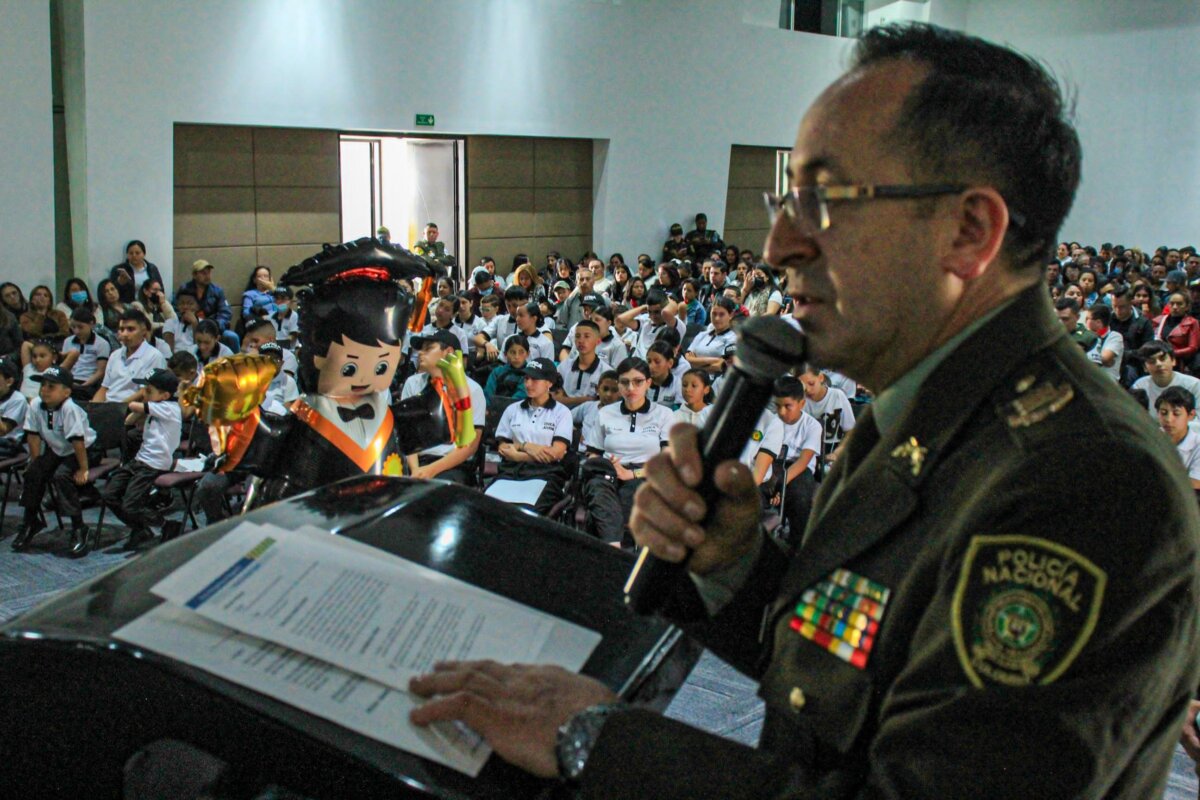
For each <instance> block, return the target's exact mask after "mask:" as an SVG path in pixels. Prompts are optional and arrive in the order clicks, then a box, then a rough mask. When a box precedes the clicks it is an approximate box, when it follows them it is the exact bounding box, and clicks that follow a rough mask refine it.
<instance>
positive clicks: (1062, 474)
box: [413, 25, 1200, 800]
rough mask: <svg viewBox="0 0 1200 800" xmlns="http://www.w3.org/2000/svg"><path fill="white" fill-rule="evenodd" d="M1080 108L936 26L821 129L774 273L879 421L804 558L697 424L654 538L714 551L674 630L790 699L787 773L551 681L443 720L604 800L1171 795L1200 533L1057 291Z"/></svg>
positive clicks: (834, 108)
mask: <svg viewBox="0 0 1200 800" xmlns="http://www.w3.org/2000/svg"><path fill="white" fill-rule="evenodd" d="M1067 113H1068V112H1067V108H1066V107H1065V104H1064V102H1063V99H1062V95H1061V93H1060V91H1059V89H1058V86H1057V85H1056V83H1055V82H1054V80H1053V78H1052V77H1051V76H1050V75H1049V73H1048V72H1047V71H1046V70H1045V69H1044V68H1043V67H1041V66H1040V65H1039V64H1037V63H1036V62H1033V61H1032V60H1030V59H1028V58H1026V57H1024V56H1021V55H1019V54H1017V53H1014V52H1012V51H1011V50H1008V49H1006V48H1003V47H999V46H996V45H992V44H990V43H987V42H985V41H983V40H980V39H976V38H974V37H969V36H966V35H963V34H959V33H953V32H949V31H945V30H942V29H939V28H935V27H931V26H926V25H916V26H911V27H891V26H889V27H882V28H875V29H872V30H871V31H869V32H868V33H866V34H865V35H864V36H863V37H862V39H860V41H859V44H858V47H857V50H856V57H855V59H854V63H853V64H852V66H851V69H850V71H849V72H848V73H847V74H846V75H844V76H843V77H842V78H840V79H839V80H838V81H836V82H835V83H834V84H833V85H832V86H831V87H829V88H828V89H827V90H826V91H825V92H824V93H823V94H822V95H821V96H820V97H819V98H818V99H817V101H816V102H815V104H814V105H813V106H812V107H811V108H810V109H809V111H808V113H807V114H806V116H805V117H804V119H803V121H802V122H801V125H800V132H799V134H798V136H797V139H796V143H795V147H794V149H793V151H792V156H791V166H790V168H789V170H790V181H791V187H792V188H791V189H790V190H789V191H788V193H787V194H785V195H783V196H769V197H768V201H769V205H770V207H771V209H772V211H773V218H772V228H771V232H770V234H769V237H768V240H767V246H766V253H765V259H766V261H767V262H769V263H770V264H772V265H774V266H775V267H776V268H778V269H780V270H786V272H787V275H788V290H789V292H790V293H791V295H792V298H793V299H794V301H795V304H796V312H795V313H796V317H797V318H798V319H799V320H800V322H801V323H802V324H803V326H804V331H805V334H806V335H807V337H808V350H809V355H810V357H811V358H812V359H813V360H814V361H815V362H817V363H818V364H819V365H821V366H823V367H826V368H829V369H834V370H837V371H838V372H841V373H843V374H846V375H848V376H849V377H851V378H853V379H855V380H857V381H858V382H860V383H862V384H865V385H867V386H869V387H871V388H872V389H873V390H875V391H876V393H877V397H876V400H875V402H874V403H873V404H872V406H871V407H870V408H869V410H867V411H866V412H865V413H864V414H862V415H861V417H860V419H859V421H858V422H859V424H858V426H857V427H856V428H855V430H854V431H853V432H852V433H851V434H850V435H849V437H848V438H847V440H846V442H845V447H844V449H843V452H842V456H841V457H840V458H839V459H838V461H837V463H836V465H835V466H834V468H833V470H832V472H831V473H830V474H829V476H828V477H827V478H826V480H825V481H824V483H823V484H822V487H821V490H820V492H819V493H818V495H817V497H816V500H815V502H814V508H813V512H812V514H811V516H810V517H809V520H808V525H807V528H806V531H805V534H804V537H803V540H802V542H801V544H800V546H799V547H798V549H797V552H796V554H795V555H794V556H793V557H791V558H790V559H789V558H788V557H786V556H785V555H784V554H783V553H782V552H781V551H780V550H779V549H777V548H776V547H775V545H774V544H773V543H772V542H771V540H770V539H769V538H768V537H767V536H765V535H764V534H763V533H762V532H761V529H760V519H761V510H760V507H759V502H758V498H757V494H756V491H755V487H754V485H753V481H752V480H751V477H750V473H749V471H748V470H747V469H746V468H745V467H744V466H743V465H740V464H735V463H732V462H730V463H726V464H722V465H720V466H719V467H718V469H717V471H716V485H717V488H718V491H719V496H718V497H716V498H713V497H702V496H700V495H699V494H698V493H697V492H696V491H694V489H693V487H695V486H696V485H697V484H698V481H699V478H700V474H701V464H700V459H699V456H698V449H697V445H696V430H695V429H694V428H690V427H687V426H679V427H676V428H675V429H673V430H672V432H671V446H670V448H669V449H668V450H667V451H666V452H664V453H663V454H660V455H659V456H656V457H655V458H654V459H652V460H651V461H650V462H648V463H647V464H646V467H645V474H646V478H647V481H646V484H645V485H644V486H643V487H642V488H641V490H640V491H639V493H638V497H637V500H636V503H635V507H634V510H633V516H632V518H631V522H630V524H631V528H632V530H633V533H634V536H635V538H636V539H637V541H638V543H639V544H642V545H646V546H649V547H650V548H651V550H652V551H653V552H654V553H655V554H657V555H658V556H660V557H662V558H664V559H668V560H672V561H679V560H682V559H683V558H684V557H685V556H686V555H687V554H688V550H686V549H685V548H687V549H690V560H689V561H688V562H687V564H688V575H687V578H685V579H684V581H683V582H682V583H680V584H678V585H677V586H676V587H675V594H674V596H673V597H672V598H671V600H670V601H669V604H668V608H667V609H666V612H667V614H668V616H670V617H671V618H673V619H675V620H677V621H679V622H680V623H681V624H683V625H685V626H686V627H687V628H688V630H689V631H690V632H691V633H693V634H694V635H695V636H696V637H697V638H699V639H700V640H701V641H703V642H704V643H705V644H706V645H707V646H708V647H710V648H711V649H712V650H713V651H715V652H716V653H717V654H718V655H720V656H721V657H722V658H724V659H726V660H727V661H729V662H730V663H732V664H734V665H735V666H737V667H738V668H739V669H741V670H743V671H744V672H746V673H747V674H748V675H750V676H752V677H754V678H755V679H756V680H757V681H758V682H759V686H760V689H759V693H760V695H761V696H762V697H763V699H764V700H765V702H766V720H765V723H764V727H763V732H762V737H761V740H760V743H759V746H758V748H748V747H745V746H743V745H739V744H736V743H733V742H730V741H728V740H725V739H721V738H718V737H716V736H712V735H709V734H706V733H702V732H700V731H697V730H695V729H692V728H689V727H686V726H684V725H683V724H681V723H678V722H675V721H672V720H668V719H666V718H664V717H662V716H660V715H658V714H654V713H651V712H649V711H645V710H639V709H632V708H628V707H626V706H623V705H621V704H619V703H616V702H615V701H616V698H615V697H614V695H613V693H612V692H611V691H610V690H609V688H608V687H605V686H602V685H600V684H599V683H597V682H595V681H593V680H591V679H588V678H584V677H580V676H576V675H572V674H568V673H566V672H564V671H562V670H557V669H549V668H543V667H528V666H502V665H497V664H491V663H484V664H448V665H441V666H440V667H439V668H438V670H437V671H436V672H434V673H433V674H431V675H429V676H424V677H421V678H419V679H417V680H415V681H414V682H413V689H414V690H415V691H416V692H417V693H418V694H420V695H423V696H429V697H433V696H438V697H437V699H435V700H433V701H431V702H429V703H427V704H426V705H424V706H423V707H421V708H420V709H418V710H417V711H416V712H414V715H413V716H414V719H415V720H416V721H417V722H418V723H429V722H432V721H435V720H442V719H450V718H457V719H462V720H465V721H466V722H467V724H469V725H470V726H471V727H473V728H474V729H476V730H477V731H479V732H480V733H481V734H482V735H483V736H484V737H485V738H486V739H487V740H488V741H489V742H490V743H491V744H492V746H493V747H494V748H495V750H496V752H497V753H498V754H500V755H501V756H502V757H504V758H506V759H508V760H510V761H512V762H514V763H516V764H519V765H520V766H522V767H524V768H525V769H528V770H530V771H532V772H534V773H536V774H539V775H544V776H551V775H558V776H561V777H564V778H566V779H568V780H571V781H575V782H577V784H578V790H579V794H580V796H582V797H594V798H610V799H611V798H626V797H630V798H631V797H646V798H650V797H653V798H695V797H704V798H761V797H795V798H864V799H865V798H918V797H921V798H1034V797H1037V798H1056V800H1057V799H1059V798H1100V797H1105V798H1123V799H1126V800H1135V799H1136V800H1146V799H1148V798H1156V797H1161V796H1162V794H1163V790H1164V788H1165V785H1166V779H1167V774H1168V770H1169V767H1170V763H1171V758H1172V752H1173V748H1174V743H1175V740H1176V739H1177V738H1178V737H1179V731H1180V730H1181V728H1182V725H1183V722H1184V714H1185V710H1186V708H1187V706H1188V702H1189V699H1190V698H1191V697H1192V695H1193V692H1194V691H1195V689H1196V686H1197V684H1198V682H1200V649H1198V647H1197V645H1198V642H1197V638H1198V631H1197V627H1198V623H1200V616H1198V614H1197V610H1198V608H1197V605H1198V600H1197V598H1198V597H1200V570H1198V569H1197V566H1198V564H1197V551H1198V549H1200V542H1198V536H1200V534H1198V530H1200V514H1198V512H1197V506H1196V502H1195V499H1194V497H1193V496H1192V492H1191V489H1190V486H1189V483H1188V480H1187V478H1186V476H1185V475H1184V471H1183V468H1182V465H1181V463H1180V459H1179V457H1178V455H1177V454H1176V453H1175V452H1174V451H1173V450H1172V448H1171V446H1170V443H1169V441H1168V440H1167V439H1166V438H1165V437H1164V436H1163V435H1162V434H1161V433H1160V432H1159V431H1157V430H1155V429H1154V427H1153V425H1152V424H1151V423H1150V420H1148V419H1147V417H1146V413H1145V410H1144V409H1140V408H1138V407H1137V406H1136V405H1135V404H1134V402H1133V401H1132V400H1131V399H1130V398H1129V397H1128V396H1127V395H1126V394H1125V393H1124V392H1123V391H1122V390H1121V389H1120V388H1119V387H1118V386H1116V385H1115V383H1114V382H1113V381H1112V380H1110V379H1109V378H1108V377H1107V376H1105V375H1102V374H1101V373H1100V372H1099V371H1098V370H1096V369H1095V368H1094V367H1093V366H1092V365H1091V364H1090V363H1089V362H1088V360H1087V358H1086V357H1085V356H1084V354H1083V353H1082V352H1081V350H1080V348H1079V347H1078V346H1077V345H1076V344H1075V343H1073V342H1072V341H1071V340H1070V338H1069V337H1068V335H1067V332H1066V330H1064V328H1063V325H1062V324H1061V323H1060V322H1059V321H1058V320H1057V319H1056V317H1055V313H1054V309H1053V308H1052V307H1051V305H1050V301H1049V298H1048V297H1047V292H1046V289H1045V286H1044V278H1043V276H1042V269H1043V265H1044V264H1045V262H1046V259H1047V256H1048V254H1049V253H1050V252H1051V251H1052V249H1053V247H1054V243H1055V240H1056V236H1057V234H1058V231H1059V227H1060V226H1061V224H1062V222H1063V219H1064V218H1065V217H1066V215H1067V212H1068V211H1069V209H1070V206H1071V202H1072V200H1073V198H1074V194H1075V190H1076V187H1077V186H1078V182H1079V172H1080V157H1081V156H1080V148H1079V141H1078V138H1077V136H1076V133H1075V131H1074V129H1073V127H1072V126H1071V123H1070V121H1069V119H1068V118H1067ZM747 413H750V411H749V410H747ZM1080 465H1086V472H1085V473H1083V474H1081V473H1080ZM1097 487H1103V489H1104V497H1103V501H1102V502H1100V501H1099V498H1098V497H1097V495H1096V488H1097ZM711 502H715V503H716V504H717V508H716V510H715V513H716V516H715V518H714V520H713V521H712V522H711V523H710V524H709V525H708V527H707V528H706V529H703V530H702V529H700V527H699V525H698V523H699V521H700V520H701V519H703V517H704V513H705V504H706V503H711ZM560 726H561V727H560Z"/></svg>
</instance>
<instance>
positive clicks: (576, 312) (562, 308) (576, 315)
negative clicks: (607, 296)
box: [554, 261, 607, 330]
mask: <svg viewBox="0 0 1200 800" xmlns="http://www.w3.org/2000/svg"><path fill="white" fill-rule="evenodd" d="M595 263H596V264H597V265H598V264H599V263H600V262H598V261H597V262H595ZM595 285H596V274H595V273H594V272H593V271H592V267H591V266H590V265H585V266H582V267H580V268H579V269H577V270H575V288H574V289H573V290H572V291H571V293H570V294H568V295H567V299H566V300H564V301H562V302H560V303H559V304H558V308H557V309H556V310H555V312H554V320H555V323H556V324H557V326H558V327H560V328H563V329H564V330H570V328H571V326H572V325H574V324H575V323H576V322H579V320H581V319H583V318H584V317H583V298H584V297H588V296H592V297H598V298H599V299H600V303H601V304H603V305H607V303H606V302H605V301H604V297H603V295H600V294H598V293H597V292H595V291H594V290H595Z"/></svg>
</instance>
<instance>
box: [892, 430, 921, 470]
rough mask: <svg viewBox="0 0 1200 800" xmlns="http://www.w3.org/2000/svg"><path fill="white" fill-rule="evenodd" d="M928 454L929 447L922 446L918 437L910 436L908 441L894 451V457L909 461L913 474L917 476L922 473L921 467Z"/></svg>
mask: <svg viewBox="0 0 1200 800" xmlns="http://www.w3.org/2000/svg"><path fill="white" fill-rule="evenodd" d="M928 454H929V448H928V447H921V444H920V443H919V442H918V441H917V437H915V436H910V437H908V441H907V442H905V443H904V444H902V445H900V446H899V447H897V448H896V449H895V450H893V451H892V458H898V459H901V460H902V461H907V462H908V463H909V464H910V465H911V466H912V474H913V477H914V478H915V477H917V476H918V475H920V474H921V467H922V466H923V465H924V464H925V456H926V455H928Z"/></svg>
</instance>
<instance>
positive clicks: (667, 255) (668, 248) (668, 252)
mask: <svg viewBox="0 0 1200 800" xmlns="http://www.w3.org/2000/svg"><path fill="white" fill-rule="evenodd" d="M689 254H690V249H689V247H688V243H687V242H686V241H684V238H683V226H682V225H680V224H679V223H678V222H676V223H674V224H673V225H671V235H670V236H669V237H668V238H667V240H666V241H665V242H663V246H662V261H664V262H665V261H674V260H675V259H680V260H682V259H685V258H687V257H688V256H689Z"/></svg>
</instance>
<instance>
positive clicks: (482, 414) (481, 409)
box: [400, 372, 570, 458]
mask: <svg viewBox="0 0 1200 800" xmlns="http://www.w3.org/2000/svg"><path fill="white" fill-rule="evenodd" d="M428 385H429V375H428V374H427V373H424V372H418V373H417V374H416V375H412V376H410V377H409V379H408V380H406V381H405V382H404V386H403V387H402V388H401V389H400V399H401V400H407V399H408V398H410V397H415V396H416V395H419V394H420V393H421V392H423V391H425V387H426V386H428ZM467 388H468V389H469V390H470V392H471V419H472V421H473V422H474V423H475V428H476V430H478V429H479V428H483V427H486V425H487V396H486V395H484V393H483V388H482V387H481V386H480V385H479V384H478V383H476V382H475V381H473V380H471V379H470V378H467ZM567 441H570V440H569V439H568V440H567ZM453 449H454V443H453V442H450V443H447V444H436V445H434V446H433V447H427V448H425V449H424V450H422V451H421V453H420V455H424V456H436V457H438V458H440V457H442V456H444V455H446V454H447V453H449V452H450V451H452V450H453Z"/></svg>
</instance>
